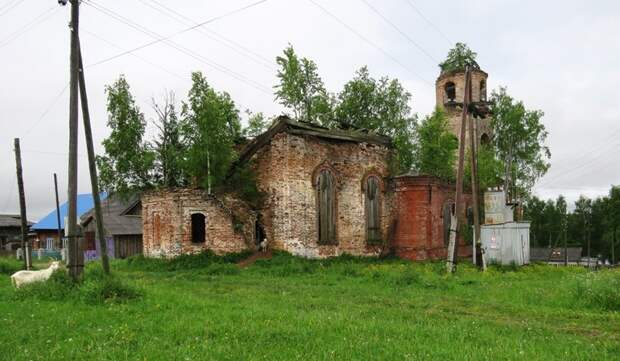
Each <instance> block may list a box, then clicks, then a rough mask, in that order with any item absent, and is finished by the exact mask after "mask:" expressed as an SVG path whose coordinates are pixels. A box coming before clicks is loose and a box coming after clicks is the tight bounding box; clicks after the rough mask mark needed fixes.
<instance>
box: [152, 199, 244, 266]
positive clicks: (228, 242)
mask: <svg viewBox="0 0 620 361" xmlns="http://www.w3.org/2000/svg"><path fill="white" fill-rule="evenodd" d="M193 215H202V216H204V218H202V219H201V217H198V219H199V222H198V223H199V224H198V225H197V226H201V224H200V223H204V239H203V240H201V242H197V240H196V239H192V237H193V231H192V219H193ZM142 219H143V244H144V246H143V247H144V250H143V251H144V254H145V255H146V256H147V257H173V256H178V255H181V254H187V253H197V252H201V251H205V250H211V251H213V252H215V253H217V254H225V253H233V252H241V251H244V250H248V249H250V248H252V246H253V244H252V239H253V227H254V220H255V215H254V212H252V211H251V210H250V209H249V208H248V207H247V206H245V205H244V204H243V202H240V201H239V200H236V199H234V198H233V197H231V196H229V195H222V196H219V197H215V196H210V195H208V194H207V193H206V191H204V190H201V189H174V190H161V191H153V192H147V193H145V194H143V195H142ZM195 222H196V221H195Z"/></svg>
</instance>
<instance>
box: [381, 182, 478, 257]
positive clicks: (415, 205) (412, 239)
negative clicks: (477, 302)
mask: <svg viewBox="0 0 620 361" xmlns="http://www.w3.org/2000/svg"><path fill="white" fill-rule="evenodd" d="M394 189H395V199H396V201H395V213H396V214H395V217H396V219H397V225H396V232H395V233H394V240H393V248H394V251H395V253H396V255H397V256H399V257H402V258H407V259H412V260H427V259H433V260H434V259H445V257H446V254H447V245H448V237H449V225H450V222H449V216H450V213H451V211H452V209H453V208H452V206H453V204H454V193H455V188H454V185H450V184H447V183H445V182H442V181H440V180H439V179H437V178H435V177H428V176H402V177H396V178H395V179H394ZM464 201H465V205H466V206H465V209H467V208H468V207H470V206H471V204H472V203H471V194H465V195H464ZM446 211H447V212H446ZM466 223H467V219H466V217H465V213H463V214H461V216H460V218H459V224H460V225H461V226H463V225H466ZM461 229H463V227H461ZM458 244H459V255H460V256H463V257H464V256H469V255H471V251H470V249H469V248H470V247H467V246H466V245H465V242H464V239H463V237H462V234H461V235H460V237H459V243H458Z"/></svg>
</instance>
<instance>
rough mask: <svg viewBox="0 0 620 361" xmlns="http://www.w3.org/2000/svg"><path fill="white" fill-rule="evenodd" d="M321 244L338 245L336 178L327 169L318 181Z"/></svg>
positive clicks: (322, 172)
mask: <svg viewBox="0 0 620 361" xmlns="http://www.w3.org/2000/svg"><path fill="white" fill-rule="evenodd" d="M317 199H318V208H319V209H318V220H319V222H318V223H319V244H335V243H336V189H335V184H334V176H333V175H332V174H331V172H330V171H329V170H327V169H324V170H322V171H321V173H320V174H319V176H318V179H317Z"/></svg>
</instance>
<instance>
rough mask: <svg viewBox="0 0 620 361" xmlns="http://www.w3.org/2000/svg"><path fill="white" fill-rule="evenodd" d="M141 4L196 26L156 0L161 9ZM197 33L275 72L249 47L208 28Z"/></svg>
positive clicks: (152, 0) (143, 0) (262, 57)
mask: <svg viewBox="0 0 620 361" xmlns="http://www.w3.org/2000/svg"><path fill="white" fill-rule="evenodd" d="M139 1H140V2H141V3H143V4H144V5H146V6H148V7H150V8H151V9H153V10H155V11H157V12H159V13H161V14H163V15H165V16H167V17H169V18H171V19H173V20H175V21H177V22H179V23H181V24H183V25H196V24H197V23H196V22H195V21H194V20H192V19H191V18H189V17H187V16H185V15H183V14H181V13H179V12H178V11H176V10H174V9H172V8H170V7H168V6H166V5H164V4H162V3H160V2H158V1H156V0H151V2H153V3H155V4H157V5H158V6H159V7H156V6H154V5H152V4H150V3H149V2H148V1H146V0H139ZM194 30H196V31H197V32H199V33H201V34H202V35H204V36H206V37H208V38H209V39H211V40H214V41H217V42H218V43H220V44H222V45H224V46H226V47H227V48H229V49H231V50H233V51H234V52H236V53H237V54H239V55H241V56H243V57H245V58H247V59H249V60H251V61H253V62H255V63H256V64H259V65H260V66H262V67H265V68H267V69H269V70H274V67H273V66H271V61H270V60H269V59H267V58H265V57H264V56H262V55H260V54H258V53H256V52H254V51H252V50H251V49H248V48H247V47H245V46H243V45H241V44H239V43H237V42H235V41H233V40H230V39H228V38H225V37H223V36H222V35H220V34H218V33H216V32H215V31H213V30H210V29H207V28H196V29H194Z"/></svg>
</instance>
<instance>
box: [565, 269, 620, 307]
mask: <svg viewBox="0 0 620 361" xmlns="http://www.w3.org/2000/svg"><path fill="white" fill-rule="evenodd" d="M574 293H575V299H576V300H579V301H581V302H583V303H584V304H585V305H587V306H589V307H592V308H598V309H602V310H606V311H620V271H618V270H606V271H600V272H591V273H588V274H585V275H581V277H579V278H578V282H577V285H576V287H575V290H574Z"/></svg>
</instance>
